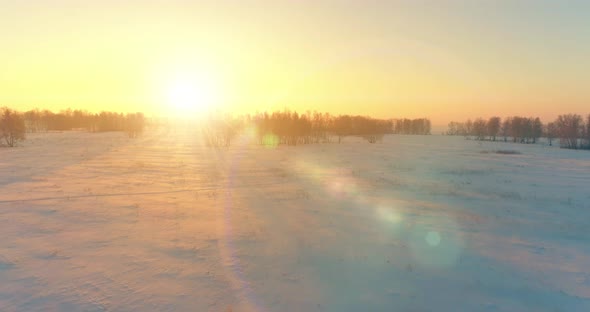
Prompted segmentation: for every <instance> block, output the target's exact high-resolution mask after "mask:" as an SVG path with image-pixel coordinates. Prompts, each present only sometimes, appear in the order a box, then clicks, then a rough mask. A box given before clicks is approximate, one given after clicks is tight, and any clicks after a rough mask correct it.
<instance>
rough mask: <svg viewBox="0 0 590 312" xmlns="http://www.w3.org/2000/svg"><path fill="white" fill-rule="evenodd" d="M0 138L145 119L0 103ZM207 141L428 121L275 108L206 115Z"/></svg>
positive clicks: (273, 140)
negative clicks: (26, 108) (20, 108)
mask: <svg viewBox="0 0 590 312" xmlns="http://www.w3.org/2000/svg"><path fill="white" fill-rule="evenodd" d="M0 114H1V116H0V139H2V140H3V142H4V143H5V144H4V145H8V146H14V145H15V144H16V143H17V142H18V141H21V140H24V139H25V134H26V133H35V132H47V131H68V130H85V131H90V132H104V131H123V132H126V133H128V134H129V136H130V137H136V136H138V135H140V134H141V133H142V132H143V131H144V128H145V127H146V125H147V120H146V118H145V116H144V115H143V114H142V113H133V114H122V113H113V112H101V113H89V112H86V111H83V110H71V109H68V110H63V111H60V112H58V113H54V112H51V111H48V110H29V111H26V112H17V111H15V110H12V109H9V108H2V109H0ZM200 127H201V129H202V135H203V136H204V139H205V142H206V143H207V145H209V146H229V145H230V144H231V142H232V141H233V140H234V139H235V138H236V137H237V136H238V135H239V134H240V133H242V132H243V131H244V130H245V129H247V128H250V129H251V128H254V129H255V132H256V134H257V136H258V141H259V143H260V144H277V145H278V144H285V145H298V144H312V143H328V142H336V141H337V142H338V143H340V142H341V141H342V139H343V138H344V137H347V136H357V137H362V138H364V139H366V140H367V141H368V142H370V143H376V142H379V141H381V140H382V138H383V135H385V134H408V135H429V134H430V133H431V122H430V120H429V119H426V118H419V119H407V118H404V119H376V118H371V117H366V116H352V115H337V116H334V115H330V114H328V113H319V112H307V113H305V114H299V113H297V112H295V111H289V110H284V111H275V112H271V113H267V112H265V113H259V114H255V115H245V116H240V117H231V116H222V117H219V116H218V117H217V118H209V119H207V120H205V121H202V123H201V125H200Z"/></svg>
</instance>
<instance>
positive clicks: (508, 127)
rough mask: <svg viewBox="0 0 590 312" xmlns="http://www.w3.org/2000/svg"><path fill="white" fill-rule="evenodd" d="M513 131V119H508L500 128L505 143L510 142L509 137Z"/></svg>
mask: <svg viewBox="0 0 590 312" xmlns="http://www.w3.org/2000/svg"><path fill="white" fill-rule="evenodd" d="M511 131H512V118H506V119H504V121H503V122H502V126H501V127H500V134H501V135H502V136H503V137H504V142H506V141H508V137H509V136H510V135H511Z"/></svg>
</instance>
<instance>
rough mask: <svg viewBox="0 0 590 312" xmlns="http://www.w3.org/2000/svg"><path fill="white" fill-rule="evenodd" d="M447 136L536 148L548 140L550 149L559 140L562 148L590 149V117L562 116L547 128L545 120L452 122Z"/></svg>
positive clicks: (516, 118) (520, 119)
mask: <svg viewBox="0 0 590 312" xmlns="http://www.w3.org/2000/svg"><path fill="white" fill-rule="evenodd" d="M446 134H447V135H462V136H465V137H466V138H474V139H476V140H481V141H483V140H489V141H496V140H503V141H504V142H514V143H524V144H529V143H530V144H534V143H537V142H538V140H539V138H541V137H545V138H547V141H548V142H549V145H553V140H554V139H559V145H560V147H562V148H569V149H590V115H588V116H587V117H586V120H585V122H584V119H583V117H582V116H581V115H577V114H566V115H559V116H558V117H557V119H555V120H554V121H552V122H549V123H547V124H543V122H541V119H539V118H538V117H537V118H532V117H520V116H514V117H508V118H505V119H504V120H502V119H501V118H500V117H491V118H489V119H487V120H485V119H483V118H477V119H475V120H471V119H469V120H467V121H466V122H455V121H453V122H450V123H449V126H448V130H447V132H446Z"/></svg>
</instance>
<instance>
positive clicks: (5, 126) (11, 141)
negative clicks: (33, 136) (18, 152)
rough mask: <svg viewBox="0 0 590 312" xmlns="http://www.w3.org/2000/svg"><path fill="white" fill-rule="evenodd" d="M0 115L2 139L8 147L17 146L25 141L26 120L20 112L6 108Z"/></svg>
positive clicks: (1, 110) (0, 136)
mask: <svg viewBox="0 0 590 312" xmlns="http://www.w3.org/2000/svg"><path fill="white" fill-rule="evenodd" d="M0 113H1V116H0V138H1V139H2V140H3V141H4V142H5V143H6V145H8V146H10V147H13V146H16V144H17V143H18V142H19V141H22V140H24V139H25V131H26V130H25V119H24V117H23V116H22V115H21V114H19V113H18V112H16V111H14V110H12V109H9V108H6V107H4V108H2V109H0Z"/></svg>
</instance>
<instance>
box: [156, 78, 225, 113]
mask: <svg viewBox="0 0 590 312" xmlns="http://www.w3.org/2000/svg"><path fill="white" fill-rule="evenodd" d="M217 100H218V91H217V88H216V87H215V85H214V84H213V82H212V80H211V79H207V77H196V76H192V77H187V76H185V77H177V78H175V79H173V80H171V81H170V82H169V83H168V86H167V88H166V102H167V107H168V109H170V110H171V112H170V113H172V114H174V115H178V116H186V115H195V114H205V113H207V112H208V111H210V110H212V109H213V108H214V106H215V105H216V104H217V103H216V102H217Z"/></svg>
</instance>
